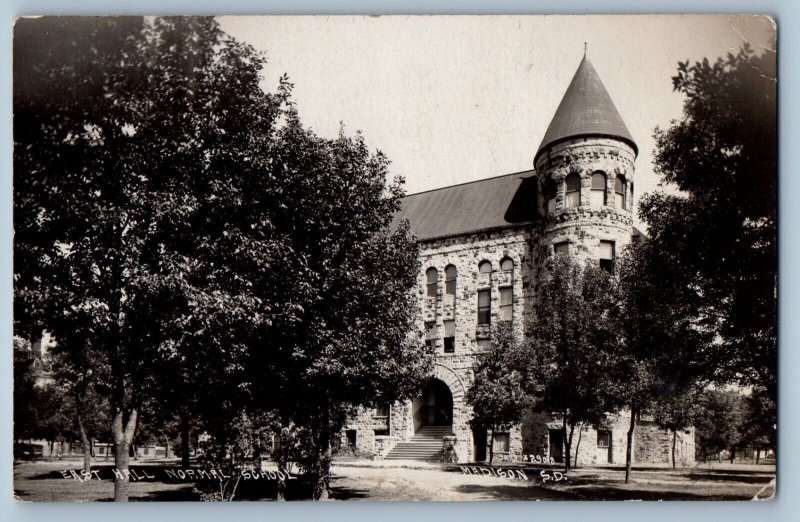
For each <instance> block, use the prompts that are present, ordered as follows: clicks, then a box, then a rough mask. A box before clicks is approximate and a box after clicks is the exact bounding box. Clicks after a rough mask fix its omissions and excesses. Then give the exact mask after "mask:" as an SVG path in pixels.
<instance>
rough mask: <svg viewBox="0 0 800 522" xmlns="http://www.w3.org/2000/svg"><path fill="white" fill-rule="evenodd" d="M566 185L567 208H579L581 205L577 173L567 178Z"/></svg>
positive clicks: (579, 178) (579, 177) (579, 181)
mask: <svg viewBox="0 0 800 522" xmlns="http://www.w3.org/2000/svg"><path fill="white" fill-rule="evenodd" d="M566 185H567V194H566V201H567V207H568V208H570V207H577V206H579V205H580V204H581V176H580V175H579V174H578V173H577V172H573V173H572V174H570V175H569V176H567V180H566Z"/></svg>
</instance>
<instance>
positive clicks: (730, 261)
mask: <svg viewBox="0 0 800 522" xmlns="http://www.w3.org/2000/svg"><path fill="white" fill-rule="evenodd" d="M673 85H674V88H675V90H676V91H678V92H680V93H682V94H684V95H685V96H686V98H685V101H684V108H683V118H682V119H681V120H680V121H676V122H673V124H672V126H671V127H670V128H669V129H667V130H657V131H656V134H655V138H656V142H657V151H656V155H655V165H656V171H657V173H658V174H660V175H661V176H662V178H663V180H664V181H665V182H667V183H671V184H674V185H675V186H677V188H678V189H680V190H681V191H682V192H681V194H678V195H667V194H666V193H663V192H657V193H655V194H652V195H650V196H648V197H646V198H644V199H643V201H642V202H641V203H640V208H641V216H642V218H643V219H644V221H645V222H646V223H647V225H648V232H649V235H650V239H651V241H652V242H653V243H655V244H657V245H659V246H660V247H659V249H660V252H661V253H664V252H666V251H667V250H669V251H670V255H671V256H672V257H673V258H674V263H675V265H676V266H677V267H678V268H679V269H680V270H681V271H682V272H683V273H684V275H685V276H686V277H688V278H689V280H690V284H691V286H692V288H693V289H694V291H695V293H696V296H697V299H696V301H697V303H696V304H697V309H698V317H699V322H700V323H701V325H702V326H703V327H704V328H707V329H708V330H710V331H712V332H713V333H714V334H716V335H717V336H718V338H719V342H718V343H715V345H714V347H715V348H716V349H715V350H714V351H713V352H709V354H708V357H707V360H708V362H709V366H710V367H712V368H714V374H715V375H714V377H715V378H716V379H717V381H718V382H730V381H736V382H739V383H740V384H743V385H748V386H756V387H758V388H762V389H763V390H765V392H766V393H767V394H768V396H769V397H770V398H771V399H772V400H773V401H775V399H776V396H777V387H776V377H777V375H776V368H777V367H776V342H775V339H776V338H775V335H776V327H775V324H776V323H775V318H776V302H777V300H776V288H777V287H776V284H777V279H776V277H777V257H776V256H777V250H776V239H777V236H776V226H777V192H776V183H777V148H776V147H777V125H776V116H777V114H776V59H775V53H774V51H771V50H766V51H765V52H763V53H762V54H761V55H757V54H756V53H755V52H754V51H753V50H752V49H751V48H750V47H749V46H747V45H745V46H744V47H743V48H742V49H740V50H739V52H738V53H737V54H735V55H734V54H728V56H727V57H726V58H719V59H718V60H717V61H715V62H710V61H709V60H707V59H705V60H703V61H702V62H697V63H695V64H693V65H690V64H689V63H688V62H683V63H680V64H679V65H678V74H677V75H676V76H675V77H673Z"/></svg>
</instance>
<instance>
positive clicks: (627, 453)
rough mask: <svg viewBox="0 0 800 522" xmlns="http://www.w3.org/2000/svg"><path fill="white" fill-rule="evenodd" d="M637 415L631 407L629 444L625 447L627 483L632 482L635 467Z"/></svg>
mask: <svg viewBox="0 0 800 522" xmlns="http://www.w3.org/2000/svg"><path fill="white" fill-rule="evenodd" d="M636 415H637V410H636V409H635V408H633V409H631V423H630V427H629V428H628V441H627V442H628V444H627V448H626V449H625V484H630V482H631V468H632V467H633V435H634V432H635V431H636Z"/></svg>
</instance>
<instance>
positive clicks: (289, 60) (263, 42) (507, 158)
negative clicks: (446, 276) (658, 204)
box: [220, 15, 774, 195]
mask: <svg viewBox="0 0 800 522" xmlns="http://www.w3.org/2000/svg"><path fill="white" fill-rule="evenodd" d="M220 22H221V25H222V27H223V29H224V30H225V31H226V32H228V33H229V34H231V35H233V36H235V37H236V38H237V39H240V40H242V41H245V42H248V43H249V44H251V45H253V46H254V47H255V48H256V49H259V50H262V51H265V52H266V53H267V56H268V60H269V64H268V66H267V68H266V71H265V79H264V87H265V88H266V89H268V90H270V91H274V90H275V89H276V87H277V84H278V78H279V77H280V75H281V74H283V73H288V75H289V77H290V79H291V80H292V81H293V82H294V84H295V90H294V99H295V101H296V102H297V106H298V109H299V111H300V116H301V118H302V120H303V121H304V123H305V124H306V125H308V126H310V127H311V128H313V129H314V130H315V131H316V132H317V133H318V134H320V135H322V136H327V137H333V136H336V135H337V133H338V132H339V127H340V122H342V123H344V126H345V129H346V132H347V133H354V132H355V131H356V130H361V131H362V132H363V134H364V136H365V139H366V141H367V143H368V145H369V146H370V148H372V149H380V150H382V151H383V152H384V153H385V154H386V155H387V156H388V157H389V159H390V160H391V161H392V166H391V169H392V173H393V174H399V175H402V176H404V177H405V179H406V190H407V192H409V193H414V192H420V191H423V190H429V189H432V188H437V187H443V186H447V185H452V184H456V183H462V182H465V181H472V180H477V179H482V178H488V177H492V176H497V175H501V174H506V173H511V172H516V171H521V170H528V169H530V168H532V162H533V155H534V153H535V151H536V149H537V148H538V146H539V143H540V141H541V139H542V137H543V135H544V132H545V130H546V129H547V126H548V124H549V123H550V120H551V119H552V117H553V114H554V113H555V110H556V107H557V106H558V103H559V102H560V101H561V97H562V96H563V94H564V92H565V90H566V88H567V86H568V85H569V82H570V80H571V79H572V76H573V74H574V73H575V70H576V69H577V67H578V64H579V63H580V61H581V58H582V56H583V52H584V51H583V49H584V42H587V43H588V56H589V60H590V61H591V62H592V64H593V65H594V67H595V69H596V70H597V72H598V74H599V75H600V78H601V79H602V81H603V83H604V84H605V86H606V89H607V90H608V92H609V94H610V95H611V98H612V99H613V100H614V103H615V104H616V106H617V109H618V110H619V112H620V114H621V115H622V118H623V120H624V121H625V123H626V124H627V126H628V128H629V129H630V131H631V134H632V135H633V138H634V140H635V141H636V143H637V144H638V146H639V157H638V159H637V162H636V170H637V172H636V187H637V192H638V194H637V195H641V194H642V193H643V192H647V191H650V190H653V189H654V188H655V187H656V185H657V183H658V179H657V177H656V176H655V174H654V173H653V168H652V164H651V161H652V152H653V147H654V141H653V138H652V134H653V129H654V128H655V127H656V126H661V127H665V126H668V125H669V122H670V120H672V119H675V118H679V117H680V115H681V107H682V96H680V95H679V94H677V93H674V92H673V91H672V81H671V77H672V76H673V75H674V74H675V70H676V66H677V63H678V61H680V60H686V59H690V60H700V59H702V58H704V57H709V58H710V59H711V58H716V57H718V56H723V55H725V54H726V53H727V52H729V51H730V52H735V51H736V49H737V48H738V47H739V46H740V45H741V44H742V43H743V42H744V41H745V40H747V41H749V42H750V43H751V44H752V45H753V46H754V47H755V48H756V50H762V49H763V48H764V47H766V46H769V45H770V42H771V39H772V36H773V34H774V33H773V31H774V29H773V26H772V23H771V21H770V20H769V19H766V18H760V17H751V16H729V15H722V16H698V15H686V16H677V15H673V16H573V17H569V16H396V17H392V16H383V17H357V16H338V17H336V16H334V17H329V16H313V17H311V16H306V17H222V18H221V19H220Z"/></svg>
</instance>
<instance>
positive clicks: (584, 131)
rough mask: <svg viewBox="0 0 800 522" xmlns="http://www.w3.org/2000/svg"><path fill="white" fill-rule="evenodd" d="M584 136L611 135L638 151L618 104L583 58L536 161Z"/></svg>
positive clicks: (537, 154) (540, 147)
mask: <svg viewBox="0 0 800 522" xmlns="http://www.w3.org/2000/svg"><path fill="white" fill-rule="evenodd" d="M580 136H608V137H613V138H618V139H621V140H623V141H626V142H628V144H629V145H630V146H631V147H633V151H634V153H636V152H637V147H636V143H635V142H634V141H633V138H632V137H631V133H630V131H628V127H626V126H625V122H623V121H622V117H621V116H620V115H619V112H618V111H617V107H616V106H615V105H614V102H613V101H611V97H610V96H609V95H608V91H606V88H605V86H604V85H603V82H602V81H600V77H599V76H598V75H597V71H595V70H594V67H593V66H592V64H591V63H590V62H589V59H588V58H586V56H584V57H583V60H582V61H581V64H580V65H579V66H578V70H577V71H575V76H573V77H572V82H570V84H569V87H568V88H567V92H566V93H564V97H563V98H562V99H561V103H560V104H559V105H558V109H556V114H555V116H553V120H552V121H551V122H550V126H549V127H547V132H545V134H544V139H542V143H541V145H539V149H538V150H537V151H536V156H535V157H534V162H535V161H536V158H537V157H538V156H539V154H541V153H542V151H543V150H544V149H546V148H547V147H548V146H550V145H552V144H554V143H557V142H559V141H563V140H566V139H570V138H577V137H580Z"/></svg>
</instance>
